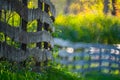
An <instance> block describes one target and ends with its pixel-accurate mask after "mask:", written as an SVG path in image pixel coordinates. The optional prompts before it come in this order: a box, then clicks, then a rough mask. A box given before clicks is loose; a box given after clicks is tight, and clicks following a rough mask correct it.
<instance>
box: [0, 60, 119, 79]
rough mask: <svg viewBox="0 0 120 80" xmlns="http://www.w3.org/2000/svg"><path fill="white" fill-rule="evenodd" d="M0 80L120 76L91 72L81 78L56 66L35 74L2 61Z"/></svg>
mask: <svg viewBox="0 0 120 80" xmlns="http://www.w3.org/2000/svg"><path fill="white" fill-rule="evenodd" d="M0 80H120V76H119V75H115V74H111V75H110V74H103V73H99V72H89V73H87V74H86V75H85V76H81V74H77V73H71V72H69V71H67V70H66V69H63V68H58V67H56V66H53V67H51V68H48V69H44V70H41V72H40V73H35V72H32V71H30V70H29V69H25V68H21V69H18V68H17V67H16V66H13V65H12V64H11V63H8V62H6V61H2V62H0Z"/></svg>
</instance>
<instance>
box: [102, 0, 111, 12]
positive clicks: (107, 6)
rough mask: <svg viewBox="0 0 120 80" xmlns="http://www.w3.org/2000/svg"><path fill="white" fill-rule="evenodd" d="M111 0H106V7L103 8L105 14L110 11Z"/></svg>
mask: <svg viewBox="0 0 120 80" xmlns="http://www.w3.org/2000/svg"><path fill="white" fill-rule="evenodd" d="M109 1H110V0H104V9H103V12H104V13H105V14H107V13H108V11H109Z"/></svg>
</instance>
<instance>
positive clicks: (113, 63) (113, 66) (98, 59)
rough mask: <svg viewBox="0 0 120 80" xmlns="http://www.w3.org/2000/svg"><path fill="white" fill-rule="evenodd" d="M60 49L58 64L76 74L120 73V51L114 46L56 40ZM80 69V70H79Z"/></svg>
mask: <svg viewBox="0 0 120 80" xmlns="http://www.w3.org/2000/svg"><path fill="white" fill-rule="evenodd" d="M54 41H55V45H57V46H58V47H59V48H60V49H59V52H58V59H56V62H57V63H59V64H61V66H65V67H67V68H68V69H69V66H70V70H72V71H75V72H81V73H85V72H89V71H94V70H97V71H102V70H103V69H105V70H108V72H109V73H110V72H111V71H115V70H118V71H119V72H120V49H119V48H117V46H114V45H105V44H91V43H73V42H70V41H65V40H62V39H58V38H55V39H54ZM78 67H79V68H78Z"/></svg>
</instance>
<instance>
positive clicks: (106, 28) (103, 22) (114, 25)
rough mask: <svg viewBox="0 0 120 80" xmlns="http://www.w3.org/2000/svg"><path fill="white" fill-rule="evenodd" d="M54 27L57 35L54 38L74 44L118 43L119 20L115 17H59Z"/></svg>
mask: <svg viewBox="0 0 120 80" xmlns="http://www.w3.org/2000/svg"><path fill="white" fill-rule="evenodd" d="M55 26H56V34H57V36H55V37H59V38H63V39H69V40H71V41H74V42H87V43H90V42H92V43H105V44H115V43H120V20H119V18H117V17H115V16H105V15H104V14H87V13H86V14H78V15H67V16H64V15H59V16H57V18H56V22H55ZM57 31H59V32H57Z"/></svg>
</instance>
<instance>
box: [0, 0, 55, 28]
mask: <svg viewBox="0 0 120 80" xmlns="http://www.w3.org/2000/svg"><path fill="white" fill-rule="evenodd" d="M10 6H11V9H12V10H13V11H16V12H17V13H18V14H19V15H20V16H21V17H22V18H23V19H24V20H26V21H27V22H28V21H33V20H35V19H40V20H41V22H45V23H47V24H49V25H50V26H52V23H53V22H52V19H51V18H50V16H49V15H48V13H46V12H43V11H42V10H41V9H40V8H37V9H28V8H27V7H26V6H24V4H22V3H21V2H20V1H18V0H10V2H8V0H0V10H2V9H4V10H9V8H8V7H10Z"/></svg>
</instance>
